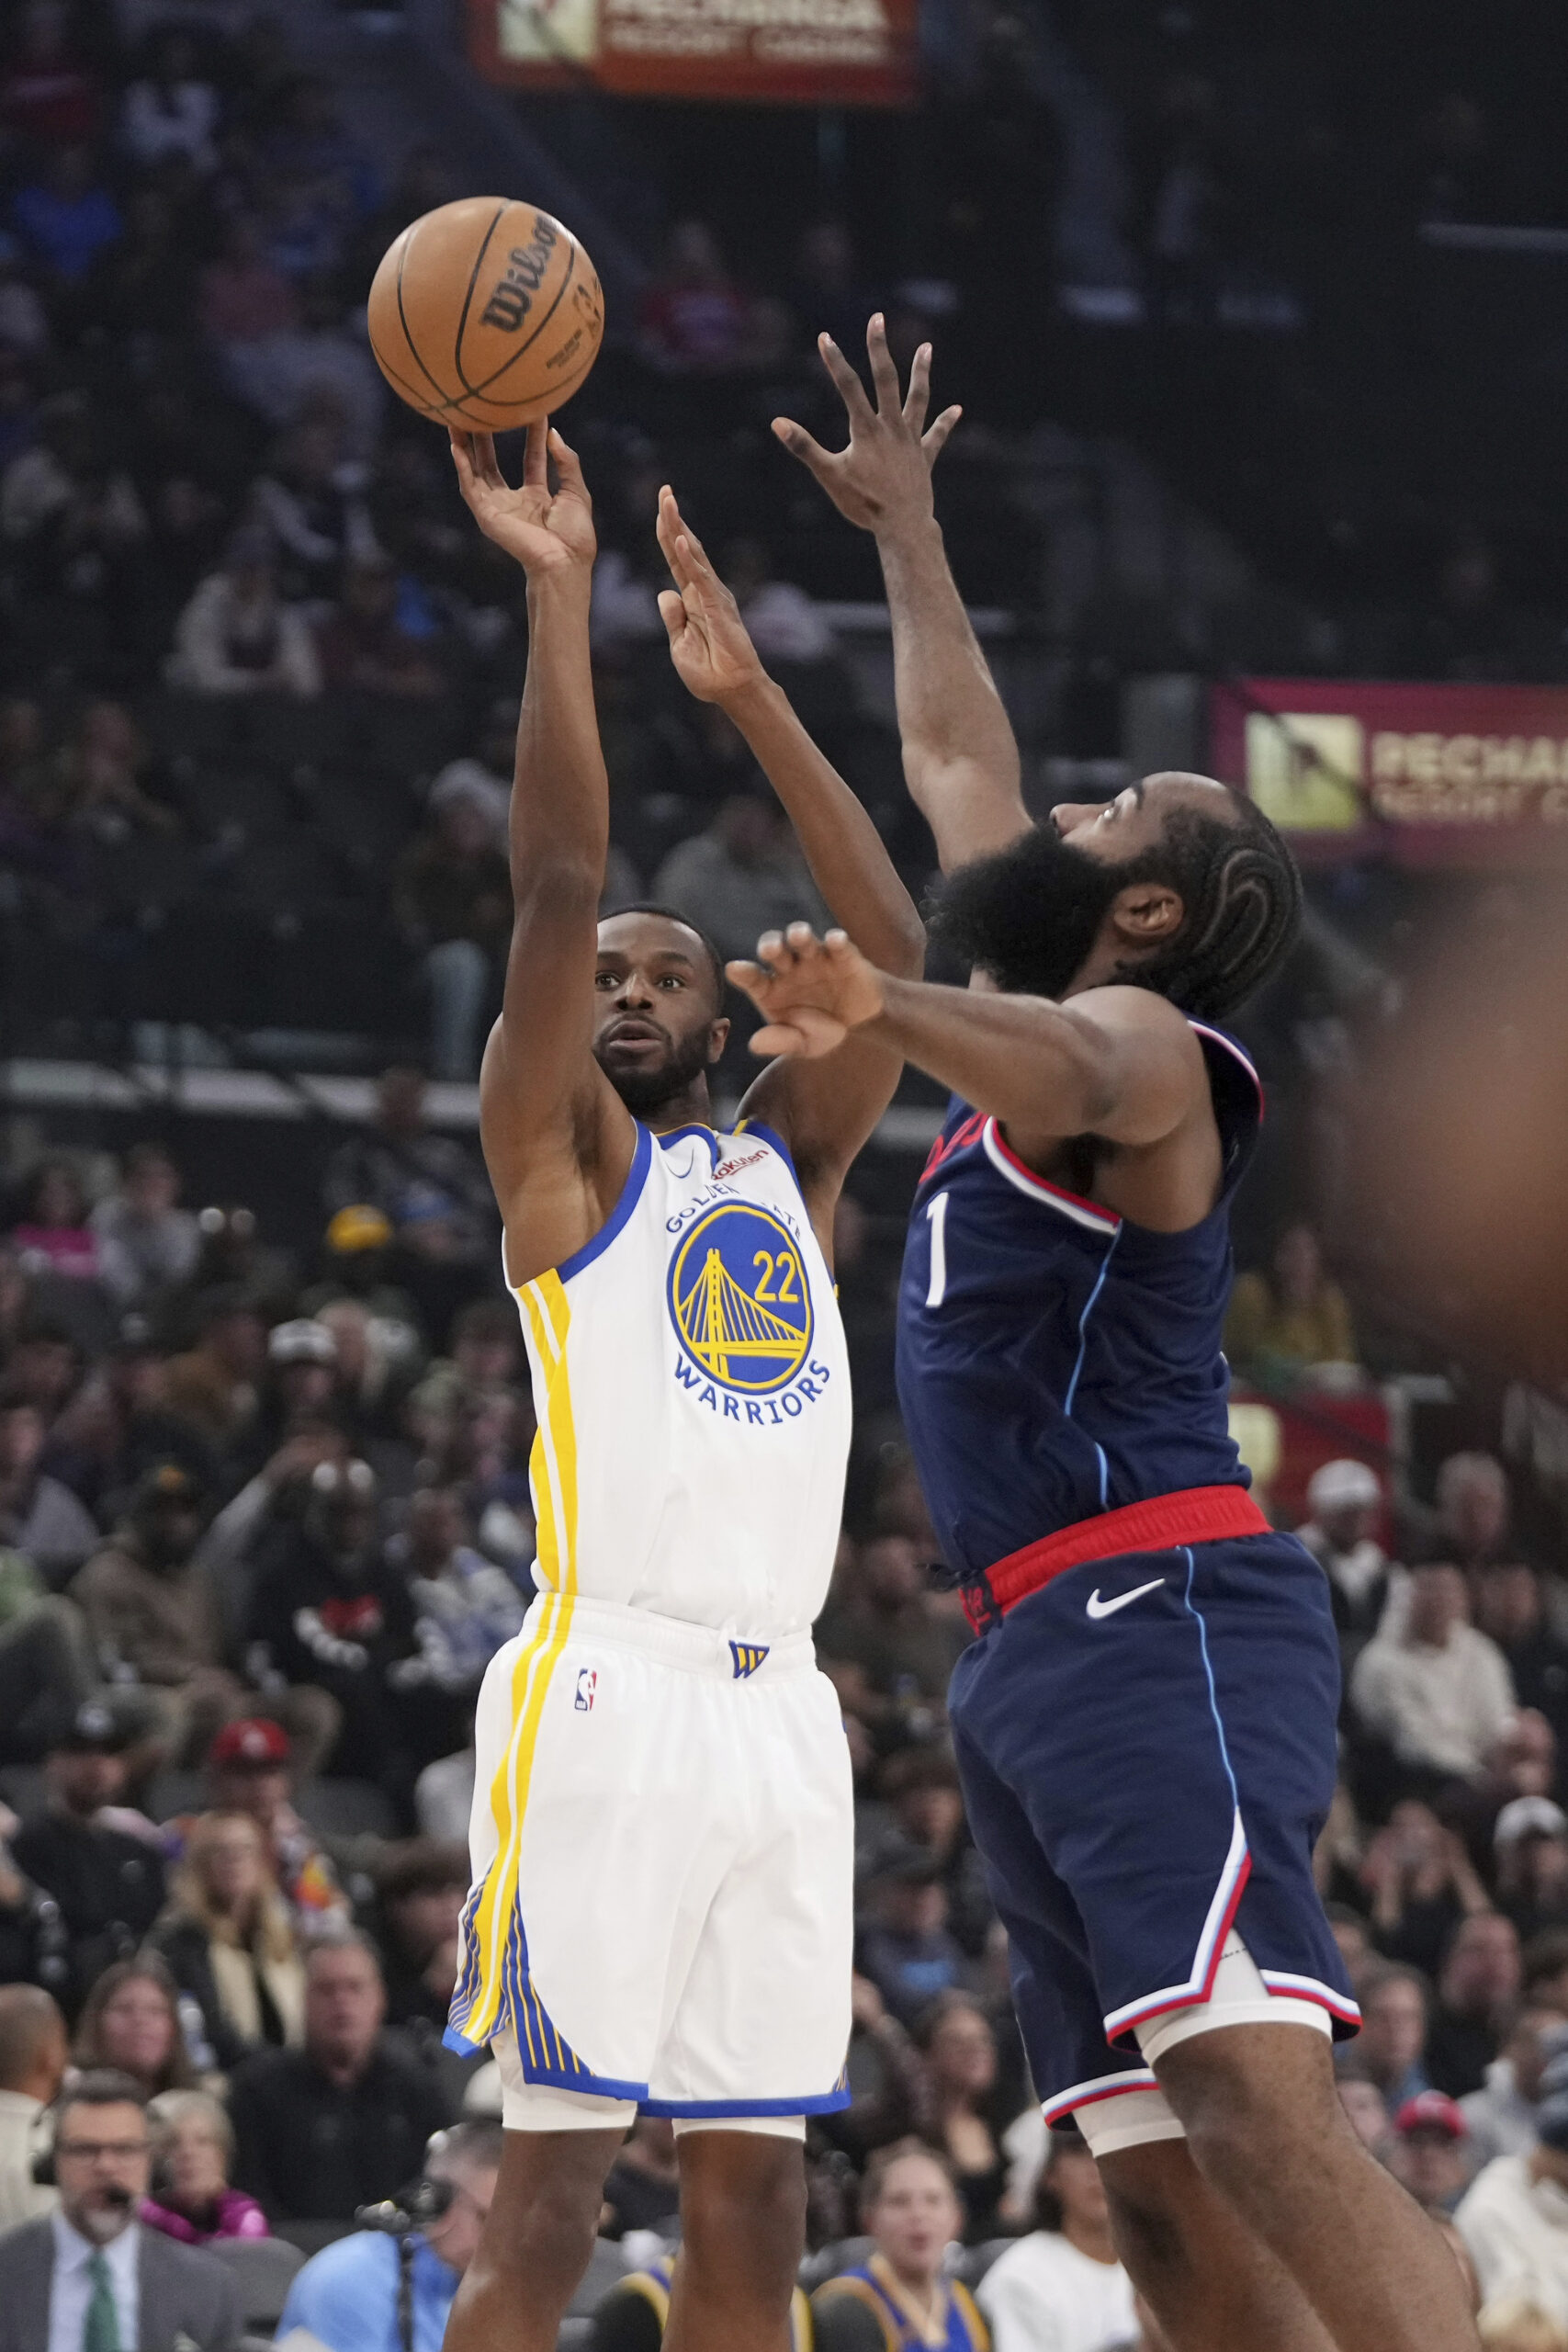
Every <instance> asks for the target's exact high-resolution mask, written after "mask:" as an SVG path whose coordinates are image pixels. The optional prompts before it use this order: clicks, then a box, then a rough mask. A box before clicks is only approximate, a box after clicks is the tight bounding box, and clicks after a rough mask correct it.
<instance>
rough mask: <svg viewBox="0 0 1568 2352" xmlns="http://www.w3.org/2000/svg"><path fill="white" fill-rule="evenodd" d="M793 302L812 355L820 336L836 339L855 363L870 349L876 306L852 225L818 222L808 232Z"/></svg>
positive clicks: (798, 252)
mask: <svg viewBox="0 0 1568 2352" xmlns="http://www.w3.org/2000/svg"><path fill="white" fill-rule="evenodd" d="M789 302H790V308H791V309H792V310H793V311H794V312H795V317H796V319H797V320H798V322H799V323H800V328H801V331H802V334H803V338H804V341H805V344H806V346H807V349H808V350H810V351H812V352H815V351H816V348H817V338H818V335H819V334H830V335H831V336H832V338H833V340H834V342H835V343H836V344H837V345H838V346H839V349H840V351H842V352H846V353H847V354H848V355H849V356H850V359H851V361H852V362H853V359H854V356H855V355H856V353H857V352H859V351H860V350H861V349H862V347H863V345H864V341H865V329H866V322H867V320H868V319H869V318H870V316H871V313H872V311H874V308H875V302H874V299H873V297H872V296H871V295H870V294H869V293H868V292H867V291H866V289H865V288H864V286H863V284H862V283H861V277H860V269H859V265H858V262H857V258H856V254H855V246H854V238H853V235H852V232H851V230H850V227H849V224H848V222H847V221H844V220H814V221H813V222H812V223H811V226H810V227H809V228H808V229H806V230H804V231H803V232H802V233H801V239H800V243H799V244H798V245H797V246H796V247H795V274H794V276H793V277H792V278H791V280H790V287H789Z"/></svg>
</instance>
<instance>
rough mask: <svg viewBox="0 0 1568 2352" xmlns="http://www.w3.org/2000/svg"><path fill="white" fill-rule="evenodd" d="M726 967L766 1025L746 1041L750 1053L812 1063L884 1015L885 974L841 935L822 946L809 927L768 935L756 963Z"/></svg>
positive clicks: (831, 934)
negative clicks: (846, 1037) (856, 1030)
mask: <svg viewBox="0 0 1568 2352" xmlns="http://www.w3.org/2000/svg"><path fill="white" fill-rule="evenodd" d="M725 968H726V970H727V972H728V976H729V978H730V979H731V980H733V981H734V983H735V986H736V987H737V988H738V989H744V990H745V992H746V994H747V995H748V996H749V997H750V1000H751V1001H752V1003H753V1004H754V1005H755V1006H756V1008H757V1010H758V1012H760V1013H761V1015H762V1019H763V1024H764V1025H763V1026H762V1027H761V1029H759V1030H758V1031H757V1033H756V1035H755V1036H754V1037H753V1038H752V1039H751V1041H750V1042H751V1051H752V1052H753V1053H754V1054H761V1055H766V1054H793V1055H795V1056H796V1057H799V1058H800V1059H802V1060H805V1061H817V1060H818V1059H819V1058H820V1057H821V1056H822V1055H824V1054H830V1053H832V1052H833V1051H834V1050H835V1048H836V1047H837V1046H841V1045H842V1044H843V1042H844V1038H845V1035H846V1034H847V1032H848V1031H850V1030H851V1029H859V1028H861V1027H863V1025H864V1023H866V1022H868V1021H874V1020H875V1019H876V1016H877V1014H878V1013H879V1012H881V1011H882V1009H883V1003H884V994H883V976H882V974H881V973H880V972H879V971H878V970H877V969H876V967H875V966H874V964H868V963H867V961H866V959H865V957H864V956H863V955H862V954H861V952H860V949H859V948H858V947H857V946H856V945H855V944H854V942H853V941H852V939H851V938H849V936H848V935H847V933H844V932H841V931H830V932H829V933H828V935H827V937H826V938H825V939H818V936H817V934H816V933H815V932H814V931H813V930H812V928H811V925H810V924H809V923H808V922H792V923H791V925H790V927H789V929H788V931H787V932H779V931H765V932H764V933H762V936H761V939H760V940H759V941H758V942H757V960H756V962H755V963H754V964H750V963H737V964H729V965H727V966H726V967H725Z"/></svg>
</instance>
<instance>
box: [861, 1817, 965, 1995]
mask: <svg viewBox="0 0 1568 2352" xmlns="http://www.w3.org/2000/svg"><path fill="white" fill-rule="evenodd" d="M862 1917H863V1928H862V1933H861V1939H860V1957H859V1962H858V1965H859V1967H860V1969H861V1972H862V1973H863V1975H865V1976H867V1977H869V1978H870V1980H871V1982H872V1984H873V1985H875V1987H876V1990H877V1991H878V1993H879V1994H880V1995H881V1996H882V1998H883V1999H884V2001H886V2004H887V2007H888V2008H889V2009H890V2010H891V2011H892V2013H893V2015H894V2016H895V2017H896V2018H897V2019H898V2021H899V2023H900V2024H901V2025H912V2024H913V2022H914V2020H915V2019H916V2018H917V2017H919V2016H920V2015H921V2014H922V2013H923V2012H924V2011H925V2010H926V2009H927V2008H928V2007H929V2006H930V2004H931V2001H932V2000H933V1999H934V1998H935V1997H936V1996H937V1995H938V1994H941V1993H946V1992H948V1991H950V1990H952V1989H953V1987H955V1986H956V1985H961V1984H962V1983H963V1981H964V1954H963V1952H962V1951H960V1950H959V1948H958V1945H957V1944H956V1943H955V1942H954V1940H953V1937H952V1936H951V1935H950V1934H949V1933H948V1929H947V1894H946V1890H945V1889H944V1887H943V1886H942V1871H941V1865H940V1864H939V1863H938V1862H937V1861H936V1860H934V1859H933V1857H932V1856H931V1855H930V1854H927V1853H925V1852H923V1851H922V1850H921V1849H920V1848H919V1847H918V1846H908V1847H904V1848H902V1849H897V1848H895V1847H893V1846H892V1844H891V1843H889V1844H888V1845H887V1846H886V1847H885V1848H884V1849H883V1850H882V1852H881V1853H880V1854H879V1855H878V1857H877V1860H876V1875H875V1876H874V1878H873V1879H872V1880H870V1881H869V1883H867V1885H866V1886H865V1888H864V1891H863V1912H862Z"/></svg>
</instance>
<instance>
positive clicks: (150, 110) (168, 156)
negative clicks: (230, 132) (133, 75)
mask: <svg viewBox="0 0 1568 2352" xmlns="http://www.w3.org/2000/svg"><path fill="white" fill-rule="evenodd" d="M218 113H219V108H218V93H217V91H216V90H215V89H214V88H213V86H212V85H211V83H210V82H208V81H204V80H203V79H202V77H201V75H200V74H199V73H198V72H197V55H196V50H195V47H194V45H193V43H192V41H191V40H190V37H189V35H188V34H187V33H186V32H185V31H183V30H182V29H181V28H180V27H178V26H177V25H171V26H169V27H168V28H166V29H165V30H164V32H162V33H161V34H159V35H158V37H157V38H156V40H154V41H153V43H152V50H151V52H150V54H149V57H148V61H147V73H146V74H145V75H144V77H143V78H142V79H141V81H138V82H132V83H131V85H130V88H129V89H128V90H127V91H126V94H125V101H124V104H123V106H122V107H121V109H120V119H119V138H120V144H121V146H122V147H123V148H124V149H125V152H126V153H127V154H128V155H129V156H130V158H131V160H132V161H133V162H134V163H136V164H140V165H141V167H142V168H143V169H144V170H146V169H150V168H152V167H153V166H155V165H157V164H164V163H168V162H171V161H177V162H180V163H183V164H188V165H189V167H190V169H191V170H192V171H194V172H197V173H200V174H202V175H206V174H207V173H209V172H210V171H212V170H213V169H214V167H215V166H216V164H217V162H218V151H217V148H216V146H215V144H214V134H215V132H216V131H217V129H218Z"/></svg>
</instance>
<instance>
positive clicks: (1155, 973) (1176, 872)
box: [1116, 793, 1302, 1021]
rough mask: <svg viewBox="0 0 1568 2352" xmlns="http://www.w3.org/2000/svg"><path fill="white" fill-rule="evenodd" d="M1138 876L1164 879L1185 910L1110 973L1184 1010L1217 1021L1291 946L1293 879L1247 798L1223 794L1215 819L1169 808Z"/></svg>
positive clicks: (1281, 846)
mask: <svg viewBox="0 0 1568 2352" xmlns="http://www.w3.org/2000/svg"><path fill="white" fill-rule="evenodd" d="M1137 865H1138V867H1139V878H1144V876H1146V877H1147V878H1148V879H1150V880H1155V879H1158V880H1160V881H1164V882H1168V883H1169V884H1170V885H1171V887H1172V888H1173V889H1176V890H1179V892H1180V894H1181V900H1182V904H1183V906H1184V908H1185V909H1186V917H1185V920H1184V921H1183V922H1182V925H1181V928H1180V930H1179V932H1178V933H1176V936H1175V937H1174V938H1173V939H1172V940H1171V941H1170V942H1169V943H1168V944H1167V945H1166V946H1164V947H1162V948H1159V949H1157V950H1156V953H1155V954H1154V955H1153V956H1147V957H1145V958H1143V959H1141V960H1139V961H1136V962H1128V963H1126V964H1124V965H1122V967H1121V968H1120V969H1119V971H1118V972H1117V974H1116V978H1117V979H1118V980H1120V981H1122V982H1124V983H1126V984H1128V985H1130V986H1133V987H1135V988H1141V989H1153V990H1154V991H1155V993H1156V996H1163V997H1168V998H1169V999H1170V1001H1171V1003H1172V1004H1174V1005H1177V1006H1179V1008H1180V1010H1181V1011H1182V1012H1190V1013H1194V1014H1196V1015H1197V1016H1198V1017H1199V1018H1200V1019H1206V1020H1210V1021H1218V1020H1223V1019H1224V1016H1225V1015H1226V1014H1227V1013H1229V1012H1235V1009H1236V1008H1237V1006H1238V1005H1241V1004H1244V1003H1245V1002H1246V1001H1247V998H1248V997H1249V996H1251V995H1252V993H1253V991H1254V990H1255V989H1258V988H1259V987H1261V985H1262V983H1263V982H1264V981H1265V980H1266V979H1267V978H1268V977H1269V973H1270V972H1271V971H1272V970H1273V969H1274V967H1275V966H1276V965H1277V964H1279V963H1280V960H1281V959H1282V958H1283V956H1285V954H1286V952H1287V950H1288V949H1289V948H1290V947H1291V945H1292V943H1293V941H1294V939H1295V936H1296V933H1297V931H1298V930H1299V928H1300V926H1301V919H1302V878H1301V876H1300V874H1299V873H1298V872H1297V870H1296V862H1295V859H1294V858H1293V857H1292V855H1291V853H1290V851H1289V849H1288V848H1287V847H1286V845H1285V842H1284V841H1283V840H1282V839H1281V837H1280V833H1279V831H1277V829H1276V828H1275V827H1274V826H1273V825H1271V824H1270V823H1269V820H1268V818H1267V817H1266V816H1265V815H1264V814H1263V811H1262V810H1261V809H1259V808H1258V805H1257V803H1256V802H1255V801H1252V800H1247V799H1245V798H1244V797H1242V796H1241V794H1239V793H1233V794H1232V795H1231V796H1230V809H1229V810H1228V811H1227V813H1226V815H1224V817H1217V816H1216V817H1211V816H1209V815H1208V814H1207V813H1206V812H1205V811H1202V810H1200V809H1192V808H1180V809H1172V810H1171V812H1170V814H1169V816H1168V818H1167V819H1166V822H1165V831H1164V837H1163V839H1162V840H1161V842H1160V844H1159V847H1158V849H1157V850H1155V851H1153V852H1151V853H1150V854H1149V855H1148V856H1147V858H1146V859H1140V860H1138V861H1137Z"/></svg>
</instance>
